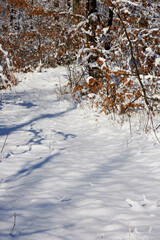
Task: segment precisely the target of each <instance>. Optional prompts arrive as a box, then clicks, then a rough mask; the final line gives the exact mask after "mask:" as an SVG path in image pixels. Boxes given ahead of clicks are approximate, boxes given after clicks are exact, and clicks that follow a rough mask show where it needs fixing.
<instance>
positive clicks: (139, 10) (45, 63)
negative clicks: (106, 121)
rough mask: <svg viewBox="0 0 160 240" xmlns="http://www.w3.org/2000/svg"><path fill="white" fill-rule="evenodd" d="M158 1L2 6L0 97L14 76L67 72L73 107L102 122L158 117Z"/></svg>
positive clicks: (49, 0) (19, 1)
mask: <svg viewBox="0 0 160 240" xmlns="http://www.w3.org/2000/svg"><path fill="white" fill-rule="evenodd" d="M159 30H160V6H159V1H158V0H133V1H126V0H123V1H119V0H117V1H111V0H97V1H96V0H66V1H62V0H46V1H41V0H31V1H28V0H1V6H0V89H4V88H7V87H10V88H11V86H12V84H17V79H16V77H15V73H16V72H28V71H35V70H39V71H41V68H42V67H45V68H49V67H56V66H59V65H61V66H62V65H63V66H66V67H67V68H68V80H69V83H68V86H67V87H66V91H65V92H71V93H72V94H73V98H74V99H75V100H76V101H79V102H80V101H82V100H85V99H87V100H89V101H90V102H91V105H92V106H95V107H96V108H97V109H98V110H99V111H100V112H104V113H105V114H108V113H113V114H127V115H128V116H130V115H131V114H133V113H136V112H137V111H142V110H144V111H146V112H147V115H148V116H154V115H155V114H159V111H160V95H159V93H160V36H159Z"/></svg>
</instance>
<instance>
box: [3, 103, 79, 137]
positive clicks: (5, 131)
mask: <svg viewBox="0 0 160 240" xmlns="http://www.w3.org/2000/svg"><path fill="white" fill-rule="evenodd" d="M74 109H76V105H73V107H71V108H69V109H67V110H66V111H62V112H59V113H54V114H42V115H40V116H38V117H35V118H33V119H32V120H30V121H28V122H26V123H21V124H18V125H16V126H14V127H6V126H5V125H2V126H1V127H0V136H4V135H7V134H8V135H9V134H11V133H12V132H15V131H17V130H18V129H20V128H23V127H25V126H27V125H30V124H31V123H33V122H35V121H39V120H41V119H46V118H48V119H50V118H56V117H60V116H63V115H64V114H65V113H67V112H69V111H72V110H74Z"/></svg>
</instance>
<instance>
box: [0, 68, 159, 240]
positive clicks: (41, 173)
mask: <svg viewBox="0 0 160 240" xmlns="http://www.w3.org/2000/svg"><path fill="white" fill-rule="evenodd" d="M65 79H66V75H65V71H64V69H63V68H58V69H55V70H52V69H49V70H47V71H44V72H43V73H29V74H27V75H25V76H23V81H22V82H20V83H19V85H18V86H17V87H16V88H15V89H14V90H13V91H12V92H10V91H8V90H7V91H4V92H3V93H1V94H2V95H3V96H2V103H1V105H0V108H1V110H0V113H1V114H0V147H1V148H2V146H3V143H4V141H5V138H6V135H7V134H8V138H7V141H6V145H5V147H4V150H3V153H1V155H0V156H1V159H0V240H9V239H19V240H44V239H45V240H98V239H106V240H112V239H113V240H120V239H121V240H124V239H138V240H143V239H145V240H160V203H159V200H160V146H159V145H158V143H157V142H156V140H155V139H154V138H153V137H152V135H148V136H147V135H145V134H141V135H140V134H134V136H133V137H131V136H130V133H129V126H128V123H124V124H123V126H122V127H120V126H118V125H116V124H114V123H113V122H112V121H108V120H107V118H105V117H99V118H98V121H97V116H96V114H95V115H94V114H92V112H89V111H88V112H87V110H85V109H83V108H82V109H81V107H76V106H75V105H74V104H73V103H72V102H71V101H69V100H65V99H57V95H56V88H57V84H59V80H61V81H63V80H65ZM143 195H145V196H146V197H145V196H143ZM14 213H16V222H15V227H14V229H13V231H12V228H13V225H14ZM11 231H12V232H11ZM10 233H11V234H10Z"/></svg>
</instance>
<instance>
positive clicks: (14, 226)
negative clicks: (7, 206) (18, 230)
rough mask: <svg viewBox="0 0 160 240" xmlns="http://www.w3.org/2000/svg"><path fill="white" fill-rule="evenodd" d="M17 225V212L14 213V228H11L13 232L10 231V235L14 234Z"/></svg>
mask: <svg viewBox="0 0 160 240" xmlns="http://www.w3.org/2000/svg"><path fill="white" fill-rule="evenodd" d="M15 226H16V213H14V222H13V228H12V230H11V232H10V235H12V233H13V231H14V229H15Z"/></svg>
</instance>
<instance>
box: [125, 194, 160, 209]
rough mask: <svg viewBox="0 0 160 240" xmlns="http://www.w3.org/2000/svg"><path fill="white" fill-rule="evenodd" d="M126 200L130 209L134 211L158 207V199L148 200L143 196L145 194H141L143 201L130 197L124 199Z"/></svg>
mask: <svg viewBox="0 0 160 240" xmlns="http://www.w3.org/2000/svg"><path fill="white" fill-rule="evenodd" d="M126 202H127V203H128V204H129V206H130V207H131V208H132V210H133V211H136V212H139V211H145V210H155V209H157V208H158V207H160V202H159V200H158V201H151V200H148V199H147V198H146V197H145V195H143V201H141V202H137V201H132V200H131V199H126Z"/></svg>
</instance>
